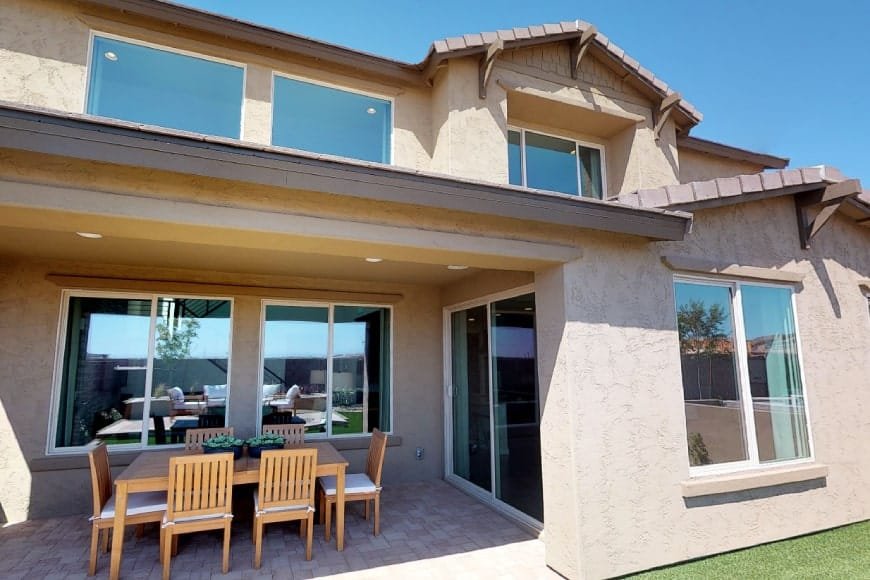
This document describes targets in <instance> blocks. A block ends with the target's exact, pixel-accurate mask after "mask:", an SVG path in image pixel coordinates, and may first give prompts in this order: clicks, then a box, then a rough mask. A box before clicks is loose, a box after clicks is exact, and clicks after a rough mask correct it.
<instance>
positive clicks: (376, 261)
mask: <svg viewBox="0 0 870 580" xmlns="http://www.w3.org/2000/svg"><path fill="white" fill-rule="evenodd" d="M383 261H384V259H383V258H366V262H371V263H372V264H377V263H378V262H383Z"/></svg>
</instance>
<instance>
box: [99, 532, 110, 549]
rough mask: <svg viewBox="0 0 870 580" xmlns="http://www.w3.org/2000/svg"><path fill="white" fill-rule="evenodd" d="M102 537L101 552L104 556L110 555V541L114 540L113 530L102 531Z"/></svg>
mask: <svg viewBox="0 0 870 580" xmlns="http://www.w3.org/2000/svg"><path fill="white" fill-rule="evenodd" d="M100 535H101V536H102V537H101V538H100V550H101V551H102V552H103V554H108V553H109V540H111V539H112V528H107V529H105V530H102V531H101V532H100Z"/></svg>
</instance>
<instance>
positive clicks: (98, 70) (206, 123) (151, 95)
mask: <svg viewBox="0 0 870 580" xmlns="http://www.w3.org/2000/svg"><path fill="white" fill-rule="evenodd" d="M244 78H245V69H244V67H242V66H238V65H234V64H229V63H226V62H221V61H217V60H214V59H211V58H205V57H200V56H193V55H189V54H182V53H179V52H174V51H170V50H164V49H159V48H153V47H150V46H145V45H142V44H138V43H132V42H125V41H122V40H117V39H114V38H109V37H105V36H99V35H98V36H94V39H93V44H92V46H91V63H90V79H89V81H88V103H87V112H88V113H90V114H92V115H100V116H103V117H111V118H114V119H122V120H125V121H133V122H135V123H145V124H148V125H157V126H159V127H167V128H170V129H181V130H183V131H192V132H194V133H203V134H205V135H216V136H219V137H230V138H233V139H238V138H239V136H240V133H241V127H242V94H243V90H244V89H243V87H244Z"/></svg>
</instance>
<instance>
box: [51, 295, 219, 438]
mask: <svg viewBox="0 0 870 580" xmlns="http://www.w3.org/2000/svg"><path fill="white" fill-rule="evenodd" d="M73 298H109V299H118V300H150V301H151V314H150V319H149V323H148V358H147V360H146V363H145V365H146V368H145V393H143V398H144V401H143V402H142V416H143V417H145V416H147V415H146V414H148V413H150V410H151V394H152V392H151V391H152V389H153V388H154V386H153V385H152V382H153V376H154V355H155V350H156V346H155V341H156V335H157V304H158V302H159V300H160V298H181V299H186V300H189V299H193V300H226V301H227V302H229V303H230V317H229V322H230V331H229V335H228V340H229V351H228V353H227V397H226V411H225V415H224V416H225V419H224V424H226V421H227V419H228V418H229V416H230V414H229V410H230V402H231V398H232V397H231V393H232V384H231V383H232V378H231V377H232V365H233V326H234V322H235V302H234V300H233V298H231V297H224V296H205V295H199V294H184V293H174V292H125V291H120V290H119V291H113V290H87V289H72V288H65V289H64V290H63V291H62V292H61V303H60V312H59V314H58V324H57V338H56V344H55V355H54V359H55V360H54V368H53V371H52V378H51V385H52V387H51V397H50V403H49V404H50V405H51V407H50V409H49V413H50V414H49V420H48V432H47V434H46V444H45V454H46V455H81V454H83V453H87V451H88V450H89V449H90V447H91V444H90V443H88V444H86V445H76V446H70V447H57V446H56V445H55V438H56V436H57V423H58V411H59V403H60V396H61V393H60V391H61V384H60V383H61V378H62V377H63V374H64V369H63V366H64V354H65V352H66V336H67V334H68V331H69V304H70V300H71V299H73ZM143 427H144V425H143ZM147 437H148V434H147V432H145V431H144V429H143V431H142V438H141V439H140V441H139V443H114V444H111V445H108V449H109V451H110V452H116V451H118V452H123V451H154V450H161V449H175V448H179V447H183V446H184V444H183V443H176V444H172V443H168V444H166V445H150V446H149V445H147ZM143 441H145V442H146V443H145V444H143Z"/></svg>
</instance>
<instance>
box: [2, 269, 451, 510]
mask: <svg viewBox="0 0 870 580" xmlns="http://www.w3.org/2000/svg"><path fill="white" fill-rule="evenodd" d="M51 271H55V272H56V271H63V272H70V273H81V274H87V275H94V276H99V275H104V276H105V275H109V274H111V275H112V276H119V275H120V276H131V277H142V276H148V277H152V278H158V279H165V280H171V279H180V280H184V281H188V282H213V283H217V282H221V283H229V282H232V281H234V280H235V281H237V280H238V277H237V276H235V275H231V274H219V273H208V272H203V271H190V270H187V271H179V270H167V269H161V268H148V269H142V268H129V267H118V266H109V265H98V264H80V263H70V262H61V263H59V262H52V261H37V260H27V259H11V258H8V257H0V361H2V365H0V366H2V368H3V373H2V376H0V466H2V470H0V474H2V475H0V481H2V482H3V483H4V485H0V505H2V506H3V512H4V513H5V517H6V518H7V519H8V520H10V521H15V520H21V519H23V518H25V517H45V516H48V515H59V514H65V513H84V512H86V511H88V510H89V509H91V506H90V480H89V475H88V471H87V470H86V469H85V467H86V465H87V463H86V460H85V459H84V457H81V458H80V460H79V462H78V463H77V465H78V467H79V468H76V469H60V470H51V471H41V470H40V469H43V468H45V467H46V465H47V464H46V462H45V461H44V460H41V459H40V458H42V457H44V456H45V448H46V434H47V431H48V421H49V417H50V407H51V405H50V397H51V390H52V372H53V368H54V359H55V343H56V336H57V328H58V316H59V311H60V300H61V290H62V289H61V288H59V287H58V286H56V285H55V284H54V283H52V282H49V281H47V280H46V279H45V275H46V273H48V272H51ZM245 280H246V282H247V283H249V284H267V285H286V286H289V287H306V286H307V287H313V288H322V287H324V286H323V285H324V283H328V285H329V287H330V288H332V289H345V290H352V291H356V292H365V291H379V292H392V293H400V294H401V295H402V299H401V300H400V301H399V302H398V303H396V304H395V306H394V317H395V318H394V323H393V328H394V334H393V341H394V342H393V344H394V351H393V417H392V420H393V433H394V434H395V435H397V436H399V437H401V441H402V444H401V445H400V446H391V447H389V448H388V450H387V455H386V464H385V468H384V478H385V482H386V483H387V484H389V483H390V482H400V481H414V480H423V479H432V478H438V477H441V475H442V473H443V453H442V448H443V437H442V434H443V414H442V411H441V409H442V404H441V401H442V397H441V394H442V389H441V376H442V362H441V359H442V350H441V304H440V300H439V294H438V289H437V288H435V287H430V286H419V285H409V284H403V285H401V284H374V283H366V282H353V283H348V282H340V281H330V280H320V279H318V280H305V279H294V278H286V277H280V278H279V277H275V276H246V277H245ZM202 291H203V290H202V287H198V288H196V291H195V292H196V293H198V294H200V293H202ZM222 295H223V292H222ZM233 298H234V304H233V308H234V312H233V353H232V370H231V373H232V374H231V377H230V404H229V410H228V413H229V422H230V424H232V425H234V426H235V428H236V431H237V433H238V434H239V435H241V436H250V435H251V434H253V432H254V430H255V428H256V415H257V410H256V405H257V397H258V395H257V390H256V389H257V387H256V385H257V376H258V374H257V373H258V370H259V366H260V359H259V356H260V355H259V352H260V314H261V299H260V297H257V296H248V295H237V296H233ZM416 447H423V448H425V454H424V457H423V460H422V461H417V460H416V459H415V457H414V450H415V448H416ZM365 453H366V452H365V449H358V450H349V451H344V452H343V454H344V455H345V457H347V458H348V459H349V460H350V462H351V466H350V468H351V470H356V471H361V470H362V469H363V464H364V461H365ZM34 460H36V461H35V463H32V462H34ZM28 463H30V464H31V465H34V466H36V467H35V469H34V470H33V471H31V469H29V468H28ZM40 465H41V466H42V467H40ZM66 465H68V464H66ZM52 469H56V467H54V468H52Z"/></svg>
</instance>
